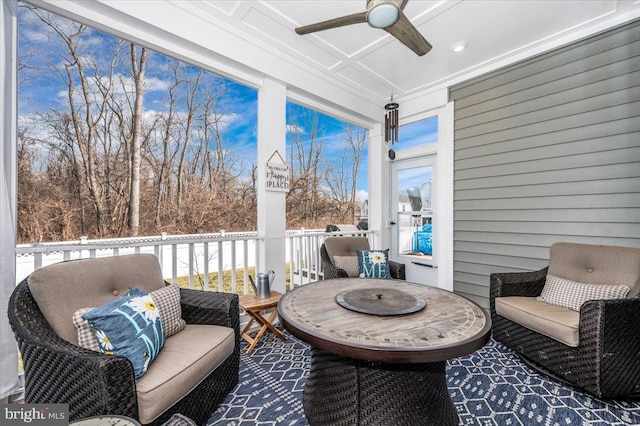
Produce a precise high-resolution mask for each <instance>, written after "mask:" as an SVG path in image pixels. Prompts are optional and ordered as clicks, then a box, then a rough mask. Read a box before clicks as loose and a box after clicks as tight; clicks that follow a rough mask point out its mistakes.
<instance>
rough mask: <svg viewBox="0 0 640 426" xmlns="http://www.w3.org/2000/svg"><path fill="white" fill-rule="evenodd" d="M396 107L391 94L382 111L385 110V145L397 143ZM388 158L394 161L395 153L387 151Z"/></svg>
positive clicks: (391, 150) (390, 150)
mask: <svg viewBox="0 0 640 426" xmlns="http://www.w3.org/2000/svg"><path fill="white" fill-rule="evenodd" d="M399 106H400V105H398V104H397V103H396V102H393V93H392V94H391V102H389V103H388V104H386V105H385V106H384V109H385V110H387V113H386V115H385V116H384V141H385V142H386V143H391V144H392V145H393V144H394V143H397V142H398V107H399ZM389 158H390V159H392V160H393V159H395V158H396V152H395V151H394V150H393V149H389Z"/></svg>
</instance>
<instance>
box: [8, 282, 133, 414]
mask: <svg viewBox="0 0 640 426" xmlns="http://www.w3.org/2000/svg"><path fill="white" fill-rule="evenodd" d="M8 316H9V323H10V324H11V327H12V329H13V331H14V335H15V337H16V341H17V342H18V346H19V348H20V352H21V354H22V360H23V363H24V370H25V401H26V402H27V403H68V404H69V415H70V420H74V419H78V418H82V417H88V416H94V415H99V414H109V413H111V414H120V415H124V416H129V417H133V418H137V417H138V405H137V396H136V387H135V376H134V372H133V365H132V364H131V362H130V361H129V360H128V359H127V358H125V357H122V356H113V355H105V354H102V353H99V352H94V351H90V350H88V349H84V348H81V347H79V346H76V345H74V344H71V343H69V342H67V341H66V340H63V339H61V338H60V337H59V336H58V335H57V334H56V333H55V332H54V331H53V330H52V329H51V327H50V326H49V323H48V322H47V320H46V319H45V318H44V316H43V315H42V313H41V312H40V310H39V308H38V305H37V304H36V302H35V301H34V300H33V298H32V297H31V293H30V291H29V289H28V286H27V284H26V282H23V283H21V284H19V285H18V287H16V289H15V290H14V293H13V294H12V296H11V301H10V302H9V312H8Z"/></svg>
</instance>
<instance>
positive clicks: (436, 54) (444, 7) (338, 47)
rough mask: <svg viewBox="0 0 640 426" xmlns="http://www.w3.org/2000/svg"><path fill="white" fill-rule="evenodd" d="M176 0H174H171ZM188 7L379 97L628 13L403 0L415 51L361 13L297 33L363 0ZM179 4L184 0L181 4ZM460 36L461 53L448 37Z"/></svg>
mask: <svg viewBox="0 0 640 426" xmlns="http://www.w3.org/2000/svg"><path fill="white" fill-rule="evenodd" d="M180 1H183V0H174V4H178V3H180ZM190 5H191V6H192V9H191V10H192V12H193V13H197V14H199V15H200V17H202V16H203V15H211V17H212V18H215V19H220V18H222V19H224V20H225V21H227V22H228V23H230V24H231V25H230V26H229V28H231V29H232V31H233V32H234V33H235V34H236V35H238V36H239V37H243V38H247V37H250V38H252V37H257V38H258V39H259V40H261V42H264V43H267V44H268V45H269V47H270V48H272V49H274V50H276V51H278V52H281V54H282V55H286V56H290V57H292V58H294V59H295V60H296V61H301V62H302V63H304V64H306V65H307V66H308V67H310V68H313V69H315V70H317V71H320V72H322V73H324V74H325V75H326V78H327V79H335V80H338V81H341V82H343V83H345V84H346V85H348V86H351V87H354V88H357V91H358V93H359V94H360V95H361V96H363V97H365V98H368V100H369V101H372V102H378V103H381V102H384V101H385V100H386V99H388V97H389V95H390V94H391V92H393V93H394V96H395V97H397V98H402V97H405V96H410V95H413V94H418V93H421V92H424V91H429V90H430V89H434V88H437V87H442V86H444V85H446V84H448V83H450V82H452V81H456V80H457V79H458V80H459V79H461V78H462V77H463V76H465V77H464V78H467V76H469V75H471V74H473V73H474V72H476V71H479V70H485V69H490V68H491V67H493V68H497V67H498V66H501V65H503V64H506V63H508V62H511V61H514V60H517V59H522V58H523V57H526V56H528V55H530V54H532V53H537V52H536V50H538V51H542V50H546V49H548V48H549V46H554V45H561V44H564V43H567V42H569V41H572V40H574V39H576V38H579V37H583V36H586V35H589V34H592V33H595V32H598V31H601V30H603V29H606V28H608V27H611V26H613V25H615V24H617V23H622V22H625V21H628V20H631V19H633V18H634V17H637V16H638V14H639V9H640V1H632V0H604V1H599V0H589V1H578V0H524V1H517V0H490V1H485V0H482V1H481V0H452V1H433V0H409V2H408V4H407V6H406V8H405V14H406V15H407V17H408V18H409V20H411V21H412V23H413V24H414V25H415V26H416V27H417V29H418V30H419V31H420V33H422V34H423V35H424V37H425V38H426V39H427V40H428V41H429V42H430V43H431V44H432V45H433V49H432V50H431V52H429V53H427V54H426V55H425V56H422V57H419V56H417V55H415V54H414V53H413V52H412V51H411V50H409V49H408V48H407V47H405V46H404V45H403V44H401V43H400V42H399V41H397V40H396V39H395V38H394V37H392V36H391V35H389V34H388V33H386V32H385V31H384V30H378V29H374V28H371V27H369V26H368V25H367V24H366V23H363V24H355V25H351V26H347V27H341V28H336V29H332V30H327V31H322V32H318V33H314V34H309V35H305V36H300V35H298V34H296V33H295V32H294V29H295V28H296V27H298V26H302V25H307V24H311V23H315V22H318V21H322V20H326V19H331V18H335V17H339V16H343V15H349V14H352V13H357V12H360V11H363V10H364V9H365V6H366V0H263V1H231V0H200V1H192V2H190ZM183 6H184V4H183ZM460 41H464V42H466V43H467V44H468V47H467V49H466V50H465V51H464V52H462V53H457V54H456V53H454V52H453V51H452V50H451V46H452V45H453V44H454V43H457V42H460Z"/></svg>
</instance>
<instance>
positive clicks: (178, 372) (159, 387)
mask: <svg viewBox="0 0 640 426" xmlns="http://www.w3.org/2000/svg"><path fill="white" fill-rule="evenodd" d="M234 346H235V335H234V333H233V329H231V328H229V327H221V326H218V325H200V324H187V326H186V328H185V329H184V330H182V331H181V332H180V333H178V334H174V335H173V336H171V337H169V338H168V339H167V341H166V343H165V345H164V347H163V348H162V350H161V351H160V354H159V355H158V358H156V360H155V361H154V362H153V364H151V365H150V366H149V370H148V371H147V373H146V374H145V375H144V376H142V377H141V378H140V380H138V382H137V383H136V391H137V394H138V416H139V419H140V423H142V424H146V423H150V422H151V421H153V420H155V419H156V418H157V417H158V416H159V415H161V414H162V413H163V412H164V411H165V410H166V409H167V407H171V406H172V405H173V404H175V403H176V402H178V401H179V400H180V399H182V398H183V397H184V396H185V395H186V394H188V393H189V392H191V391H192V390H193V389H194V388H195V387H196V386H198V384H200V382H202V380H204V379H205V378H206V377H207V376H208V374H209V373H210V372H211V371H213V370H215V369H216V368H217V367H218V366H219V365H220V364H222V363H223V362H224V360H225V359H227V357H229V355H231V354H232V353H233V349H234Z"/></svg>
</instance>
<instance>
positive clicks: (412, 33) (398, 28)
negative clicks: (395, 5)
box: [385, 12, 432, 56]
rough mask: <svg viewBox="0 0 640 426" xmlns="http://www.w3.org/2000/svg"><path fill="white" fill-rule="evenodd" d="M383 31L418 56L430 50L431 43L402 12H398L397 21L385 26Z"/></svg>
mask: <svg viewBox="0 0 640 426" xmlns="http://www.w3.org/2000/svg"><path fill="white" fill-rule="evenodd" d="M385 31H386V32H388V33H389V34H391V35H392V36H394V37H395V38H397V39H398V40H400V42H402V43H403V44H404V45H405V46H407V47H408V48H409V49H411V50H413V51H414V52H415V53H416V55H418V56H422V55H424V54H426V53H427V52H429V51H430V50H431V47H432V46H431V44H429V42H428V41H427V40H426V39H425V38H424V37H423V36H422V34H420V32H419V31H418V30H417V29H416V27H414V26H413V24H412V23H411V21H409V19H407V17H406V16H405V15H404V13H402V12H400V16H399V17H398V21H397V22H396V23H395V24H393V25H391V26H390V27H387V28H385Z"/></svg>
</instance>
